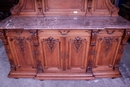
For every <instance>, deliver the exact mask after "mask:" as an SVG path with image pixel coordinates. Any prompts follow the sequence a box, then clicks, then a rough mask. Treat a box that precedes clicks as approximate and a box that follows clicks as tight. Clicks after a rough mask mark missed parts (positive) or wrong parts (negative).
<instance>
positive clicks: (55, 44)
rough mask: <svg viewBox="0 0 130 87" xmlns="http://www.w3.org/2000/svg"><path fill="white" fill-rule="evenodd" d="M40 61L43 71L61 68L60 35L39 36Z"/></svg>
mask: <svg viewBox="0 0 130 87" xmlns="http://www.w3.org/2000/svg"><path fill="white" fill-rule="evenodd" d="M39 43H40V53H41V55H40V61H41V64H42V68H43V70H44V72H57V71H59V70H62V68H63V64H62V59H63V48H62V38H61V37H60V36H45V37H44V36H40V37H39Z"/></svg>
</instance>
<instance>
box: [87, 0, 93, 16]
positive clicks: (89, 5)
mask: <svg viewBox="0 0 130 87" xmlns="http://www.w3.org/2000/svg"><path fill="white" fill-rule="evenodd" d="M87 8H88V12H89V14H92V0H88V6H87Z"/></svg>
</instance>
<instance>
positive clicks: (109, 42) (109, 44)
mask: <svg viewBox="0 0 130 87" xmlns="http://www.w3.org/2000/svg"><path fill="white" fill-rule="evenodd" d="M104 39H105V44H104V48H105V53H106V55H107V54H108V52H109V50H110V49H111V47H112V45H113V42H115V41H117V42H118V41H119V39H118V37H117V38H116V37H105V38H104Z"/></svg>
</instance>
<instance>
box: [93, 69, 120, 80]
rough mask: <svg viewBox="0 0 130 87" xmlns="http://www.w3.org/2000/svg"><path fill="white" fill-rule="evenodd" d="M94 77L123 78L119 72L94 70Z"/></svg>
mask: <svg viewBox="0 0 130 87" xmlns="http://www.w3.org/2000/svg"><path fill="white" fill-rule="evenodd" d="M92 71H93V75H94V76H95V77H97V78H115V77H121V74H120V72H119V70H114V71H113V70H94V69H93V70H92Z"/></svg>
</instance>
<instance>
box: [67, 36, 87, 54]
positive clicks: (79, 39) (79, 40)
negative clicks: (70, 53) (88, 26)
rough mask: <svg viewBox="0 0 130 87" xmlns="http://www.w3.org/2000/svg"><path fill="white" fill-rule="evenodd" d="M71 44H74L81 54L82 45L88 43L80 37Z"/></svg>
mask: <svg viewBox="0 0 130 87" xmlns="http://www.w3.org/2000/svg"><path fill="white" fill-rule="evenodd" d="M69 42H71V43H73V44H74V48H75V49H76V52H79V50H80V48H82V44H83V43H84V42H87V41H86V39H81V38H80V37H76V38H75V39H70V40H69Z"/></svg>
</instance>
